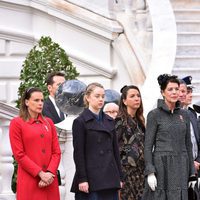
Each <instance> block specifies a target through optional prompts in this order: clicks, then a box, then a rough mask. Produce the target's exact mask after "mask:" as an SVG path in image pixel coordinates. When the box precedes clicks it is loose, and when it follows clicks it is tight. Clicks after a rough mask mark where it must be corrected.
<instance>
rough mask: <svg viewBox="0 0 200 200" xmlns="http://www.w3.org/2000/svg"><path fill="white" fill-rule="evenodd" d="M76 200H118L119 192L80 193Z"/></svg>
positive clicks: (77, 194)
mask: <svg viewBox="0 0 200 200" xmlns="http://www.w3.org/2000/svg"><path fill="white" fill-rule="evenodd" d="M75 200H118V193H117V190H101V191H98V192H90V193H84V192H78V193H76V194H75Z"/></svg>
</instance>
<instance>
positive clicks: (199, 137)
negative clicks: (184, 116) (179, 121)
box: [188, 109, 200, 163]
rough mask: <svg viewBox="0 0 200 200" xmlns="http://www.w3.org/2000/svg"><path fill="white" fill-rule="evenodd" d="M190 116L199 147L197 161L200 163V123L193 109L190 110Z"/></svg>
mask: <svg viewBox="0 0 200 200" xmlns="http://www.w3.org/2000/svg"><path fill="white" fill-rule="evenodd" d="M188 115H189V118H190V122H191V123H192V127H193V130H194V135H195V138H196V142H197V146H198V153H197V158H195V160H196V161H197V162H199V163H200V129H199V128H200V127H199V125H198V123H199V122H198V119H197V116H196V113H195V112H194V111H192V110H191V109H190V110H188Z"/></svg>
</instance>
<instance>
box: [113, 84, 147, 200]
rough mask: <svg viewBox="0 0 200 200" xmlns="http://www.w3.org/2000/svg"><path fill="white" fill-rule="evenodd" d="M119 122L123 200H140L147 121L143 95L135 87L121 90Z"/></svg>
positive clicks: (117, 127) (117, 126)
mask: <svg viewBox="0 0 200 200" xmlns="http://www.w3.org/2000/svg"><path fill="white" fill-rule="evenodd" d="M121 93H122V94H121V100H120V106H119V114H118V116H117V118H116V125H115V128H116V132H117V135H118V143H119V151H120V158H121V164H122V171H123V174H124V185H123V188H122V189H121V191H120V195H119V196H120V199H121V200H140V199H141V196H142V193H143V188H144V175H143V174H144V131H145V125H144V117H143V105H142V99H141V94H140V91H139V89H138V87H136V86H134V85H130V86H124V87H123V88H122V89H121Z"/></svg>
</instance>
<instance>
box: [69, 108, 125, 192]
mask: <svg viewBox="0 0 200 200" xmlns="http://www.w3.org/2000/svg"><path fill="white" fill-rule="evenodd" d="M72 133H73V145H74V161H75V165H76V173H75V176H74V180H73V184H72V188H71V191H72V192H75V193H76V192H79V189H78V184H79V183H82V182H88V183H89V190H90V191H100V190H104V189H118V188H120V177H122V173H121V166H120V158H119V150H118V144H117V138H116V133H115V127H114V120H113V119H112V118H110V117H109V116H107V115H105V114H104V113H102V121H101V122H100V121H97V119H96V117H95V115H94V114H93V113H92V112H91V111H90V110H89V109H85V111H83V113H82V114H81V115H80V116H79V117H78V118H76V119H75V120H74V122H73V127H72Z"/></svg>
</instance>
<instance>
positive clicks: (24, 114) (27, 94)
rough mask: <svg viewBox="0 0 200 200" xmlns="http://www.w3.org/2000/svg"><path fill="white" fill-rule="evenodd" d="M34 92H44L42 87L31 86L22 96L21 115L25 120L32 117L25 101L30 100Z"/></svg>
mask: <svg viewBox="0 0 200 200" xmlns="http://www.w3.org/2000/svg"><path fill="white" fill-rule="evenodd" d="M33 92H41V93H42V90H41V89H40V88H36V87H30V88H28V89H26V90H25V92H24V94H23V95H22V98H21V103H20V110H19V116H20V117H21V118H22V119H24V120H27V119H29V117H30V116H29V112H28V108H27V106H26V103H25V101H26V100H29V99H30V98H31V95H32V93H33Z"/></svg>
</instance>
